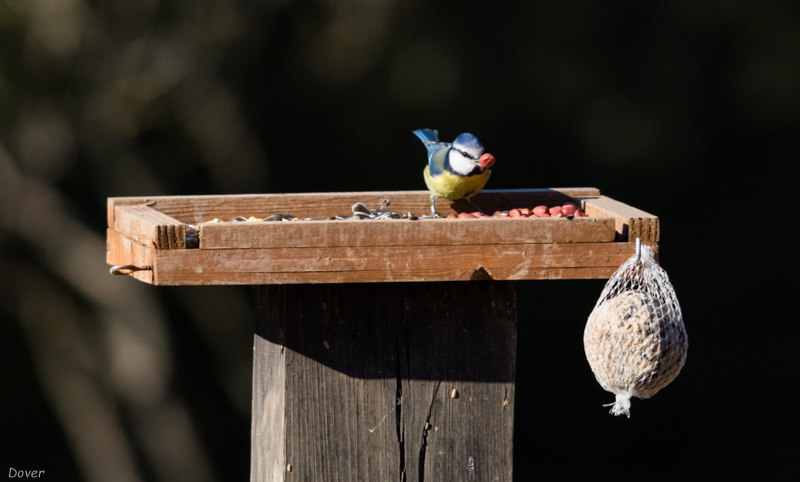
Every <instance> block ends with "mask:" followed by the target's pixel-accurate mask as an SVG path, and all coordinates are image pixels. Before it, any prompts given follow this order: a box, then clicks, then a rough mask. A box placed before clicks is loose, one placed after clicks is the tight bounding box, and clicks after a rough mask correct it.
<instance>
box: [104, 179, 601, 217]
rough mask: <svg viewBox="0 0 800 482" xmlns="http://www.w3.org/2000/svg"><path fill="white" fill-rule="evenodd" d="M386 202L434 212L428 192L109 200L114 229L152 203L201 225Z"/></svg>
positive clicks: (484, 202) (501, 204) (524, 194)
mask: <svg viewBox="0 0 800 482" xmlns="http://www.w3.org/2000/svg"><path fill="white" fill-rule="evenodd" d="M599 195H600V191H599V190H597V189H596V188H544V189H507V190H484V191H481V192H480V193H479V194H478V195H477V196H475V198H474V200H475V202H476V203H477V204H478V205H479V206H480V207H481V209H483V210H484V212H488V213H492V212H494V211H495V210H504V209H511V208H517V207H533V206H535V205H537V204H548V205H555V204H559V203H563V202H566V201H569V200H571V199H572V198H575V197H582V198H586V197H592V196H599ZM384 200H388V201H390V203H391V204H390V205H389V209H392V210H394V211H397V212H400V213H403V214H405V213H406V212H409V211H410V212H412V213H414V214H417V215H421V214H428V213H429V212H430V200H429V198H428V191H373V192H345V193H296V194H245V195H225V196H152V197H122V198H114V197H112V198H109V199H108V204H109V209H108V216H109V219H108V226H109V227H113V226H114V222H115V221H114V216H115V214H114V207H115V206H124V205H138V204H146V205H148V206H150V207H152V208H153V209H156V210H157V211H160V212H161V213H163V214H166V215H167V216H170V217H172V218H174V219H177V220H179V221H181V222H184V223H187V224H199V223H203V222H208V221H211V220H212V219H214V218H219V219H222V220H223V221H230V220H231V219H232V218H234V217H236V216H244V217H250V216H255V217H259V218H263V217H266V216H270V215H272V214H277V213H284V214H292V215H294V216H298V217H301V218H305V217H311V218H314V219H328V218H329V217H331V216H336V215H339V214H346V215H349V214H352V210H351V207H352V205H353V204H355V203H356V202H361V203H364V204H366V206H367V207H368V208H370V209H376V208H378V207H379V206H380V205H381V203H382V202H383V201H384ZM436 206H437V209H438V210H439V212H440V213H441V214H442V215H445V216H446V215H448V214H451V213H458V212H462V211H468V212H472V211H475V207H474V206H473V205H471V204H469V203H468V202H466V201H456V202H453V203H450V202H447V201H446V200H444V199H442V200H439V202H438V203H437V205H436Z"/></svg>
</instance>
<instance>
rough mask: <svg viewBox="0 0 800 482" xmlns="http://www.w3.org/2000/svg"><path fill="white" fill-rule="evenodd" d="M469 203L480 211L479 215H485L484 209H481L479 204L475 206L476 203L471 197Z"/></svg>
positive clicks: (468, 199)
mask: <svg viewBox="0 0 800 482" xmlns="http://www.w3.org/2000/svg"><path fill="white" fill-rule="evenodd" d="M467 201H469V203H470V204H472V205H473V206H475V207H476V208H477V209H478V212H479V213H481V214H484V212H483V209H481V208H480V207H479V206H478V205H477V204H475V201H473V200H472V198H471V197H468V198H467Z"/></svg>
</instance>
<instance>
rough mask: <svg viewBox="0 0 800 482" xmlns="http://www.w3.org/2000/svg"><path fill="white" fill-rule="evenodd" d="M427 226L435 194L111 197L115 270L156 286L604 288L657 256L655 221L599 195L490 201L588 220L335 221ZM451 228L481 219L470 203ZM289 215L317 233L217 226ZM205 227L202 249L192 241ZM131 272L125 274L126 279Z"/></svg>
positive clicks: (566, 193) (491, 206)
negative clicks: (634, 259) (570, 284)
mask: <svg viewBox="0 0 800 482" xmlns="http://www.w3.org/2000/svg"><path fill="white" fill-rule="evenodd" d="M387 200H388V202H389V203H390V204H389V206H388V209H391V210H393V211H397V212H398V213H399V214H405V213H407V212H411V213H414V214H416V215H421V214H427V212H428V210H429V205H430V204H429V200H428V192H427V191H396V192H352V193H304V194H251V195H225V196H165V197H115V198H109V200H108V245H107V261H108V263H109V264H111V265H114V266H115V269H116V272H117V273H124V274H127V273H130V274H131V275H132V276H134V277H135V278H136V279H138V280H140V281H144V282H146V283H151V284H154V285H230V284H248V285H267V284H300V283H361V282H403V281H458V280H470V279H493V280H526V279H601V278H608V277H609V276H610V275H611V274H612V273H613V272H614V271H615V270H616V269H617V268H618V267H619V266H620V265H621V264H622V263H623V262H624V261H625V260H626V259H627V258H628V257H630V256H631V255H632V254H633V253H634V251H635V245H634V241H635V238H637V237H639V238H642V241H643V242H644V243H645V244H648V245H650V246H651V247H652V248H653V249H654V250H655V251H656V252H657V251H658V247H657V242H658V240H659V223H658V218H657V217H656V216H653V215H651V214H648V213H646V212H643V211H641V210H639V209H636V208H633V207H631V206H628V205H626V204H623V203H621V202H619V201H615V200H613V199H611V198H608V197H606V196H602V195H601V194H600V191H599V190H598V189H595V188H552V189H519V190H486V191H482V192H481V193H480V194H478V195H477V196H476V197H475V202H476V204H478V205H479V206H481V208H482V209H483V210H484V211H485V212H488V213H492V212H495V210H508V209H513V208H521V207H529V208H532V207H534V206H537V205H541V204H545V205H547V206H554V205H560V204H563V203H564V202H568V201H573V202H576V203H578V204H579V205H580V206H581V208H582V209H583V211H584V212H585V213H586V215H587V217H582V218H574V219H566V218H504V219H496V218H489V219H419V220H406V219H387V220H350V221H342V220H329V218H330V217H333V216H336V215H342V214H350V213H351V212H352V211H351V209H352V208H351V207H352V205H353V204H354V203H356V202H361V203H363V204H365V205H366V206H367V207H369V208H371V209H375V208H377V207H379V206H380V205H381V204H382V203H384V202H385V201H387ZM437 207H438V208H439V212H440V213H441V214H442V215H443V216H447V215H448V214H451V213H457V212H461V211H474V207H473V206H471V205H470V204H468V203H466V202H464V201H457V202H454V203H451V204H450V205H447V203H446V202H443V200H440V201H439V203H438V206H437ZM275 213H287V214H292V215H294V216H297V217H299V218H305V217H310V218H314V220H312V221H297V222H278V221H265V222H237V223H233V222H223V223H218V222H217V223H212V222H209V221H211V220H212V219H214V218H219V219H222V220H225V221H229V220H230V219H232V218H234V217H237V216H244V217H249V216H256V217H267V216H270V215H272V214H275ZM190 225H195V226H197V229H198V233H199V240H200V241H199V248H197V249H188V248H187V246H186V239H185V234H186V231H187V229H188V228H189V226H190ZM122 266H124V268H121V267H122Z"/></svg>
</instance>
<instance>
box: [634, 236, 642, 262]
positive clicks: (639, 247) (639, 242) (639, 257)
mask: <svg viewBox="0 0 800 482" xmlns="http://www.w3.org/2000/svg"><path fill="white" fill-rule="evenodd" d="M641 260H642V238H636V259H635V260H634V262H635V263H638V262H639V261H641Z"/></svg>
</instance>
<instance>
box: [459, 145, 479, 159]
mask: <svg viewBox="0 0 800 482" xmlns="http://www.w3.org/2000/svg"><path fill="white" fill-rule="evenodd" d="M453 149H455V150H456V151H458V152H460V153H461V154H463V155H464V157H466V158H467V159H472V160H473V161H477V160H478V158H477V157H474V156H471V155H469V154H467V153H466V152H464V151H462V150H461V149H456V148H455V147H454V148H453Z"/></svg>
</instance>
